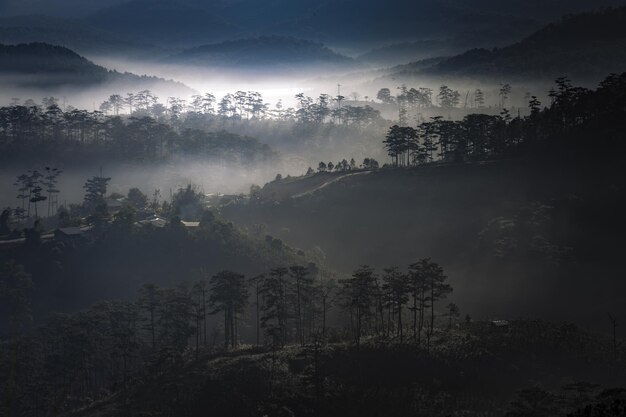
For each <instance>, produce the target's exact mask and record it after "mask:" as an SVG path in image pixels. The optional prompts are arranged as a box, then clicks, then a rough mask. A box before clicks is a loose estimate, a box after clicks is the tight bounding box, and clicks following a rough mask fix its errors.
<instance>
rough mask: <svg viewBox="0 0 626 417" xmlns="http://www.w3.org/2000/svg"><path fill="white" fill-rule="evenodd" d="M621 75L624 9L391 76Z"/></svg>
mask: <svg viewBox="0 0 626 417" xmlns="http://www.w3.org/2000/svg"><path fill="white" fill-rule="evenodd" d="M624 70H626V7H620V8H615V9H607V10H604V11H602V12H595V13H582V14H578V15H572V16H567V17H564V18H563V19H562V20H560V21H559V22H556V23H553V24H550V25H548V26H546V27H544V28H543V29H541V30H539V31H537V32H535V33H533V34H532V35H530V36H528V37H527V38H525V39H524V40H522V41H521V42H518V43H515V44H513V45H510V46H507V47H504V48H498V49H493V50H488V49H473V50H469V51H467V52H465V53H463V54H460V55H456V56H453V57H450V58H447V59H443V60H441V61H440V62H437V63H434V64H433V65H430V66H427V67H424V65H423V62H415V63H412V64H409V65H404V66H400V67H397V68H396V70H395V71H391V76H392V77H407V76H456V77H471V78H489V77H500V76H507V77H509V78H535V79H551V78H554V77H558V76H561V75H568V76H575V77H578V78H591V79H597V78H600V77H604V76H606V74H608V73H611V72H623V71H624Z"/></svg>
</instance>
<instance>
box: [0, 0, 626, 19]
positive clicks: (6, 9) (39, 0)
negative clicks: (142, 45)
mask: <svg viewBox="0 0 626 417" xmlns="http://www.w3.org/2000/svg"><path fill="white" fill-rule="evenodd" d="M125 1H127V0H0V15H3V16H7V15H16V14H54V15H59V16H81V15H85V14H88V13H90V12H93V11H96V10H98V9H100V8H102V7H106V6H110V5H114V4H118V3H123V2H125ZM155 1H163V0H155ZM171 1H172V2H178V3H187V4H195V5H203V6H209V7H212V6H215V5H223V4H225V3H237V2H246V3H253V4H254V3H256V4H259V3H260V4H262V3H267V4H275V3H280V2H281V0H171ZM334 1H337V0H334ZM283 2H284V3H285V4H288V5H289V6H292V7H293V5H294V4H296V3H300V4H303V3H309V4H319V3H323V1H319V2H313V1H311V0H289V1H283ZM438 2H443V3H457V4H461V5H465V6H470V7H475V6H478V7H481V6H482V7H484V8H496V9H497V8H502V7H504V8H506V7H508V6H509V5H510V6H516V7H518V6H520V7H523V8H525V9H531V8H535V9H537V11H539V12H540V11H541V10H540V9H542V8H546V10H548V9H550V8H556V9H559V8H563V9H564V10H565V11H567V10H568V9H573V10H576V9H580V8H594V7H602V6H604V5H611V4H624V3H625V2H624V1H621V0H544V1H539V0H497V1H496V0H421V1H420V0H412V1H411V2H410V3H413V4H418V3H420V7H428V4H434V3H438ZM355 3H363V4H365V5H366V7H367V5H368V4H372V3H383V4H384V3H388V2H387V1H385V0H361V1H358V2H355Z"/></svg>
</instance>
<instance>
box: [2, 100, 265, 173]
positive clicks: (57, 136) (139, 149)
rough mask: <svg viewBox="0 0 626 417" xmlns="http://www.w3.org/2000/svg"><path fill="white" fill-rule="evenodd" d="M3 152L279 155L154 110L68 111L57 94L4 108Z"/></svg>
mask: <svg viewBox="0 0 626 417" xmlns="http://www.w3.org/2000/svg"><path fill="white" fill-rule="evenodd" d="M137 105H139V104H137ZM0 154H1V155H3V156H4V159H5V162H12V161H15V160H20V159H43V158H44V156H45V157H46V158H47V159H50V158H53V159H63V160H65V161H75V160H89V159H90V158H93V157H99V158H104V157H109V158H117V159H121V160H128V159H130V160H148V161H155V160H164V159H167V158H169V157H171V156H172V155H174V154H186V155H198V156H205V157H212V158H215V159H217V160H222V161H225V162H228V163H232V162H236V163H246V164H249V163H253V162H256V161H265V160H271V159H273V158H274V157H275V155H274V153H273V152H272V150H271V149H270V148H269V147H268V146H267V145H264V144H261V143H259V142H258V141H256V140H255V139H252V138H249V137H242V136H239V135H236V134H232V133H226V132H223V131H221V132H206V131H201V130H197V129H196V130H194V129H184V130H180V129H178V128H177V127H176V126H175V125H172V124H166V123H164V122H160V121H157V120H156V119H155V118H153V117H151V116H149V115H140V114H137V117H129V118H122V117H121V116H106V115H104V114H103V113H102V112H98V111H95V112H88V111H86V110H78V109H68V110H66V111H63V110H61V108H60V107H59V106H58V105H57V103H56V100H55V99H53V98H49V99H47V100H45V104H44V106H43V107H41V106H38V105H36V104H35V103H30V104H27V103H25V104H24V105H12V106H8V107H2V108H0ZM9 156H10V158H11V159H10V160H9V159H8V158H9Z"/></svg>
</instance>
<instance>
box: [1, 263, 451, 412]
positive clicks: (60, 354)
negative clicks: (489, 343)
mask: <svg viewBox="0 0 626 417" xmlns="http://www.w3.org/2000/svg"><path fill="white" fill-rule="evenodd" d="M408 271H409V272H407V273H404V272H401V271H400V270H399V269H398V268H396V267H392V268H388V269H385V271H384V274H383V275H382V276H381V277H378V276H377V275H375V274H374V271H373V269H372V268H369V267H367V266H362V267H360V268H359V269H357V270H356V271H355V272H354V274H353V275H352V277H351V278H348V279H345V280H340V281H339V282H336V281H333V280H327V279H322V278H321V276H320V275H319V271H318V270H317V268H316V267H315V266H314V265H312V264H309V265H308V266H301V265H297V264H296V265H292V266H289V267H277V268H273V269H272V270H270V271H269V272H268V273H267V274H263V275H259V276H254V277H252V278H247V277H245V276H244V275H242V274H239V273H235V272H232V271H221V272H218V273H217V274H215V275H212V276H209V275H208V274H207V273H206V272H203V271H202V270H200V271H199V272H198V273H197V275H198V276H199V277H200V278H199V279H198V280H197V281H195V282H193V283H190V284H187V283H182V284H180V285H178V286H177V287H175V288H161V287H159V286H158V285H155V284H144V285H143V286H142V287H141V288H140V290H139V297H138V298H137V300H136V301H103V302H98V303H97V304H95V305H94V306H93V307H91V308H90V309H88V310H85V311H82V312H79V313H73V314H57V315H54V316H52V317H51V318H49V319H48V320H47V321H46V322H45V323H44V324H41V325H37V326H34V327H32V328H31V327H30V326H29V325H28V323H29V320H30V318H31V305H30V296H31V292H32V281H31V277H30V275H29V274H28V273H26V272H25V271H24V269H23V268H22V267H21V266H20V265H17V264H15V263H3V264H2V272H3V273H2V282H1V283H2V285H1V286H0V288H1V289H2V292H1V293H0V296H1V297H2V301H3V305H4V306H6V307H5V309H6V310H7V311H5V313H7V315H8V317H10V321H11V323H12V325H11V327H10V329H11V330H10V332H9V335H10V336H11V337H10V338H5V340H4V341H3V342H1V343H2V344H3V349H2V351H3V352H5V355H2V356H1V357H0V372H1V374H2V375H3V378H2V381H3V383H2V384H1V385H2V388H3V392H4V395H5V400H6V401H3V403H4V404H5V408H4V410H2V411H9V412H14V413H17V414H18V415H37V416H46V415H50V413H53V412H59V411H69V410H71V409H75V408H77V407H80V406H81V405H84V404H86V403H88V402H90V401H92V400H94V399H98V398H102V397H104V396H106V395H109V394H110V393H113V392H118V393H119V394H120V395H122V396H123V398H124V401H126V398H127V389H128V386H129V384H130V383H131V382H132V381H133V380H134V379H135V378H137V377H139V376H142V375H144V376H145V375H146V374H152V375H151V376H152V377H154V376H156V375H154V372H156V373H158V372H159V371H158V369H160V367H161V366H165V367H166V366H169V365H171V364H176V363H179V362H181V361H183V360H184V357H185V356H188V354H192V355H195V357H196V358H197V357H198V355H199V353H200V352H201V351H202V352H204V351H205V350H206V349H210V348H211V349H215V348H216V346H217V345H218V343H219V342H218V341H217V339H218V338H219V337H223V341H224V344H223V346H224V348H225V349H233V348H237V347H238V346H239V344H240V343H241V342H242V336H241V335H240V334H239V328H240V326H241V323H244V322H251V320H250V319H251V318H254V320H255V321H256V325H255V328H256V338H255V339H256V344H257V345H265V346H266V347H268V348H271V349H280V348H282V347H285V346H287V345H290V344H299V345H301V346H305V345H309V344H311V343H314V344H315V343H318V344H319V343H322V342H325V341H328V340H329V338H330V339H334V340H335V341H339V340H342V339H343V338H344V337H347V338H348V339H349V340H353V341H354V342H355V343H356V344H357V345H358V344H359V342H360V340H361V339H362V338H363V337H364V336H366V335H371V336H373V335H376V336H378V337H380V338H382V339H383V340H384V339H387V340H397V341H399V342H400V343H402V342H403V341H404V340H405V339H404V338H403V332H404V331H408V328H409V327H408V326H406V325H405V324H403V321H402V319H403V316H406V315H407V312H408V311H410V312H411V315H412V316H413V324H412V330H411V335H412V342H413V343H417V344H418V345H419V344H420V343H421V342H420V336H421V334H422V328H425V336H426V342H425V344H424V347H425V348H426V349H430V340H431V337H432V335H433V334H434V331H435V303H436V302H437V301H438V300H440V299H441V298H444V297H445V294H447V293H449V292H451V290H452V289H451V288H450V286H449V285H447V284H445V276H444V275H443V271H442V270H441V267H439V266H438V265H437V264H435V263H433V262H432V261H430V260H428V259H423V260H420V261H418V262H417V263H415V264H413V265H411V266H410V267H409V270H408ZM409 302H410V304H411V305H412V307H406V310H403V307H405V306H406V305H407V304H409ZM250 304H252V305H253V306H254V308H253V309H249V306H250ZM337 307H339V308H341V309H343V311H345V312H346V313H348V314H349V316H350V321H349V323H347V324H348V326H347V327H346V328H345V329H343V327H342V326H343V325H344V324H346V323H343V321H342V320H339V321H337V319H335V320H333V322H332V323H331V322H330V320H328V319H327V316H328V311H329V310H330V309H331V308H337ZM446 314H447V316H448V318H449V320H448V319H446V320H445V321H444V322H445V323H448V327H450V326H451V325H452V323H453V319H455V317H456V316H457V315H458V309H456V307H455V306H454V305H452V304H451V305H450V306H449V307H448V312H447V313H446ZM212 315H218V316H219V317H220V318H221V319H219V318H218V320H216V321H213V322H212V324H211V325H210V326H209V325H207V323H208V319H209V316H212ZM220 322H221V324H220ZM424 323H426V324H424ZM405 327H406V329H405ZM331 329H332V334H331V331H330V330H331ZM249 342H251V340H250V341H249ZM161 369H165V368H161Z"/></svg>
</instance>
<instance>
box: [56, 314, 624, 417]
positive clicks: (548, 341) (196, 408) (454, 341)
mask: <svg viewBox="0 0 626 417" xmlns="http://www.w3.org/2000/svg"><path fill="white" fill-rule="evenodd" d="M609 345H610V343H608V341H606V340H603V339H601V338H596V337H592V336H591V335H589V334H586V333H584V332H581V331H579V330H578V329H577V328H576V327H575V326H572V325H554V324H549V323H545V322H530V321H515V322H512V323H511V324H510V327H509V328H507V329H504V330H501V329H495V328H492V327H490V326H489V325H488V324H487V323H470V324H463V325H460V326H459V327H457V328H455V329H452V330H441V331H439V332H438V333H437V337H436V340H435V342H434V345H433V346H432V348H431V350H430V352H428V351H426V350H425V349H423V348H418V347H415V346H414V345H413V344H412V343H410V342H409V343H406V344H393V343H392V344H390V343H386V342H382V341H375V340H371V341H368V342H366V343H364V344H363V345H361V346H360V347H355V346H349V345H344V344H329V345H321V344H320V345H310V346H306V347H304V348H300V347H294V346H292V347H288V348H286V349H283V350H280V351H277V352H271V351H267V350H264V349H260V348H248V349H241V350H238V351H233V352H222V353H219V352H203V353H202V354H200V356H199V357H198V358H194V357H193V356H192V355H189V356H188V357H184V356H183V357H179V358H178V359H177V361H173V362H168V361H156V360H155V362H154V364H153V366H151V367H148V368H147V371H146V372H145V373H143V374H140V375H137V376H136V377H135V378H134V379H133V380H134V383H133V384H132V385H131V386H130V387H129V389H128V391H127V392H126V393H125V392H123V391H122V392H118V394H117V395H114V396H110V397H105V398H103V399H102V400H100V401H96V402H94V403H92V404H89V405H88V406H87V407H86V408H85V409H84V410H82V411H78V412H75V413H71V414H68V415H72V416H85V417H96V416H117V415H153V416H164V415H177V416H204V415H216V416H238V417H248V416H250V417H252V416H259V415H264V416H272V417H273V416H327V417H331V416H338V417H347V416H361V417H363V416H382V415H384V416H407V415H410V416H431V417H432V416H450V415H464V416H504V415H507V416H548V415H549V416H552V417H558V416H566V415H571V414H569V413H573V412H576V410H579V411H578V412H580V414H575V415H579V416H587V415H602V416H606V417H612V416H618V415H621V414H620V413H622V412H624V410H625V406H626V401H625V400H626V398H625V392H624V390H619V389H613V390H607V388H614V387H618V386H620V385H619V384H620V383H621V382H623V381H624V377H625V376H626V374H625V373H624V372H625V369H624V367H623V363H620V362H618V361H615V360H614V357H613V355H612V351H611V350H610V349H607V346H609ZM583 358H584V360H583ZM536 384H538V385H536ZM585 407H589V408H590V409H593V408H594V407H595V410H596V412H598V411H597V410H598V409H599V408H602V407H605V413H604V414H591V413H590V412H588V411H585ZM609 408H610V410H611V411H609ZM507 413H510V414H507Z"/></svg>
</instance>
